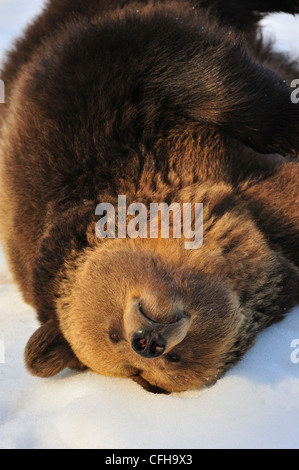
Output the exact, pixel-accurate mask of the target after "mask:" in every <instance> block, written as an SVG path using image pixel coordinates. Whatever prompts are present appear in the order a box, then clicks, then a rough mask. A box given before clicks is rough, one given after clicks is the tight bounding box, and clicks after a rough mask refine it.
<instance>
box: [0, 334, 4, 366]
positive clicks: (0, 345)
mask: <svg viewBox="0 0 299 470" xmlns="http://www.w3.org/2000/svg"><path fill="white" fill-rule="evenodd" d="M0 364H5V344H4V341H2V340H1V339H0Z"/></svg>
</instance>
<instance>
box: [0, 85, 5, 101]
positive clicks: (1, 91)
mask: <svg viewBox="0 0 299 470" xmlns="http://www.w3.org/2000/svg"><path fill="white" fill-rule="evenodd" d="M3 103H5V85H4V81H3V80H0V104H3Z"/></svg>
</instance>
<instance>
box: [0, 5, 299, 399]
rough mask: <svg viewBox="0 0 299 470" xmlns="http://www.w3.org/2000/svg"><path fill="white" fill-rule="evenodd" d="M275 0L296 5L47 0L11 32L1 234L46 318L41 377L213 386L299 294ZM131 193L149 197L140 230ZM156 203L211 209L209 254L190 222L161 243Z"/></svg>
mask: <svg viewBox="0 0 299 470" xmlns="http://www.w3.org/2000/svg"><path fill="white" fill-rule="evenodd" d="M280 10H282V11H285V12H290V13H296V12H299V2H298V1H291V0H289V1H287V2H280V1H276V2H273V1H272V2H269V1H259V2H256V1H254V0H252V1H246V2H241V5H240V4H239V5H238V6H236V4H235V2H234V1H221V0H213V1H209V2H207V1H205V0H198V1H192V0H190V1H186V2H182V1H180V2H178V1H145V0H144V1H139V2H132V1H121V0H110V1H101V0H84V1H83V0H63V1H62V0H51V1H49V2H48V4H47V6H46V8H45V10H44V12H43V13H42V14H41V16H40V17H39V18H37V19H36V20H35V22H34V23H33V24H32V25H31V26H30V27H29V28H28V30H27V32H26V33H25V35H24V37H23V38H21V39H20V40H19V41H17V43H16V45H15V47H14V49H12V51H11V52H10V54H9V56H8V58H7V61H6V64H5V67H4V70H3V73H2V77H1V78H2V79H3V80H4V82H5V89H6V104H5V105H4V104H2V105H0V125H1V128H0V129H1V130H0V132H1V134H0V138H1V141H0V145H1V146H0V233H1V240H2V243H3V246H4V249H5V252H6V256H7V259H8V262H9V265H10V268H11V270H12V272H13V274H14V278H15V281H16V282H17V283H18V285H19V287H20V290H21V292H22V293H23V296H24V299H25V301H26V302H28V303H30V304H31V305H32V306H33V307H34V308H35V309H36V311H37V315H38V319H39V321H40V323H41V326H40V328H39V329H38V330H37V331H36V332H35V333H34V334H33V336H32V337H31V338H30V340H29V342H28V344H27V348H26V351H25V358H26V364H27V367H28V369H29V371H30V372H31V373H33V374H35V375H38V376H41V377H49V376H53V375H55V374H57V373H59V372H60V371H61V370H63V369H64V368H65V367H71V368H77V369H82V370H83V369H85V368H89V369H91V370H93V371H95V372H97V373H100V374H105V375H111V376H117V377H130V378H132V379H133V380H135V381H136V382H138V383H140V384H141V385H142V386H143V387H144V388H146V389H147V390H149V391H153V392H172V391H183V390H187V389H190V388H199V387H201V386H203V385H210V384H212V383H214V382H215V380H217V379H218V378H219V377H221V376H222V375H223V374H224V373H225V371H227V370H228V369H229V368H230V367H231V366H232V365H234V364H235V363H236V362H237V361H238V360H240V358H241V357H242V356H243V355H244V354H245V353H246V351H247V350H248V349H249V348H250V347H251V346H252V344H253V343H254V341H255V339H256V336H257V334H258V333H259V332H260V331H261V330H263V329H264V328H266V327H268V326H269V325H271V324H272V323H274V322H277V321H279V320H280V319H282V318H283V316H284V315H285V314H286V313H287V312H288V311H289V310H290V309H291V308H292V307H293V306H294V305H296V304H297V303H298V302H299V209H298V204H297V205H296V203H297V202H298V193H299V191H298V189H299V183H298V182H299V165H298V163H297V159H296V158H295V156H296V154H298V150H299V104H296V103H293V102H292V100H291V92H292V90H291V88H290V84H291V81H292V80H293V79H295V78H298V76H299V75H298V73H299V71H298V67H297V66H296V64H294V63H290V62H288V61H287V59H286V58H285V57H283V56H282V55H280V54H277V53H273V52H272V51H271V47H270V46H267V45H265V44H262V41H261V40H260V38H259V34H258V29H257V24H258V21H259V19H260V18H261V17H262V14H261V13H258V12H259V11H264V12H265V11H267V12H270V11H280ZM289 154H292V155H293V157H289ZM119 196H125V200H126V203H127V207H128V206H130V207H136V206H132V204H134V203H139V204H141V205H142V207H144V208H145V211H146V210H147V212H146V214H145V215H144V214H143V216H144V217H145V219H144V218H143V222H144V220H145V224H144V223H143V227H142V229H143V232H142V231H141V227H140V220H141V219H140V217H139V218H138V217H137V214H133V213H131V214H130V213H128V211H127V212H126V216H125V219H124V218H123V216H122V214H121V213H120V211H119V209H118V201H119ZM162 203H164V207H165V205H167V207H168V208H169V207H170V206H171V204H175V206H172V207H179V208H184V207H186V204H187V205H188V204H189V205H190V204H191V206H192V207H193V208H194V207H195V206H196V204H198V205H199V204H202V206H200V207H202V211H201V214H200V215H201V217H202V220H203V227H202V225H201V227H200V229H201V230H202V229H203V243H202V244H201V246H200V248H197V249H186V241H190V240H188V235H187V234H186V233H182V236H180V237H179V236H175V234H177V233H178V224H180V223H181V222H183V215H182V216H181V217H179V218H176V217H175V215H174V214H173V216H172V217H171V216H170V217H169V221H168V220H167V221H168V222H169V224H168V227H167V228H168V230H169V236H168V238H165V237H164V236H163V234H162V227H160V230H158V231H157V230H156V231H154V233H155V236H154V237H152V238H151V237H150V233H151V232H150V227H151V225H150V224H151V221H150V218H149V214H150V207H151V204H162ZM101 204H106V207H113V208H114V209H113V214H114V216H115V218H114V220H113V221H112V222H113V224H112V226H110V225H109V224H110V219H109V220H108V217H107V214H106V215H105V211H102V213H101V215H102V216H103V217H104V218H105V217H106V219H102V222H101V220H100V221H99V219H100V216H99V215H96V208H97V207H99V205H101ZM184 204H185V206H184ZM108 205H109V206H108ZM102 207H103V206H102ZM139 207H141V206H139ZM152 207H153V206H152ZM160 207H161V208H162V205H161V206H160ZM129 212H130V211H129ZM97 214H98V212H97ZM192 214H193V215H192V217H193V218H192V219H190V222H192V223H193V227H194V224H195V222H196V220H195V219H196V217H195V213H194V211H193V213H192ZM134 215H135V216H136V217H137V218H136V217H135V219H134V218H133V216H134ZM139 216H140V214H139ZM160 218H163V217H162V215H161V216H160ZM103 221H105V223H104V222H103ZM99 222H100V226H101V227H102V228H103V229H104V230H106V234H107V233H108V231H109V230H108V229H109V227H110V228H111V227H112V229H113V230H112V232H110V236H111V238H109V237H106V238H100V237H99V234H98V233H97V231H96V228H97V227H99ZM129 224H131V226H132V224H133V227H134V230H135V232H134V233H137V235H138V234H139V236H136V237H133V238H132V237H131V238H130V237H129V236H128V227H130V225H129ZM123 227H125V231H124V229H123ZM155 229H159V227H157V221H156V227H155ZM111 233H112V235H111Z"/></svg>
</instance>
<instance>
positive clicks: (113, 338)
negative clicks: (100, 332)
mask: <svg viewBox="0 0 299 470" xmlns="http://www.w3.org/2000/svg"><path fill="white" fill-rule="evenodd" d="M109 338H110V339H111V341H112V343H118V342H119V341H120V336H119V334H118V333H116V332H115V331H113V332H112V333H110V335H109Z"/></svg>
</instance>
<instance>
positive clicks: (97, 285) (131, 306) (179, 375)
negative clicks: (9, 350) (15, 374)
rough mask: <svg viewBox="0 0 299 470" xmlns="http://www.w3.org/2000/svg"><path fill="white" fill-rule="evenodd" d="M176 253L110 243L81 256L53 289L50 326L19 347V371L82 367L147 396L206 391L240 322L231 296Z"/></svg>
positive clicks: (229, 358)
mask: <svg viewBox="0 0 299 470" xmlns="http://www.w3.org/2000/svg"><path fill="white" fill-rule="evenodd" d="M180 245H181V241H178V240H173V241H172V242H170V241H169V240H167V241H165V240H164V241H163V240H159V241H157V240H155V243H154V242H153V241H151V240H141V239H140V240H138V241H137V240H134V241H133V240H113V241H111V242H109V241H107V242H106V243H105V244H103V246H102V245H100V246H99V247H97V248H95V249H90V250H86V251H85V252H84V254H83V255H82V256H81V257H79V258H78V260H77V265H76V269H74V267H73V266H72V268H71V269H69V271H68V275H67V276H66V277H65V278H64V281H63V282H62V284H61V287H60V293H59V297H58V299H57V306H56V310H57V317H58V322H56V321H55V322H53V321H52V320H51V321H48V322H47V323H45V324H44V325H43V326H41V328H40V329H39V330H38V331H37V332H36V333H35V334H34V335H33V337H32V338H31V340H30V341H29V343H28V345H27V350H26V360H27V366H28V368H29V370H30V371H31V372H32V373H34V374H36V375H39V376H52V375H55V374H56V373H58V372H60V371H61V370H62V369H63V368H65V367H78V368H83V367H87V368H89V369H90V370H92V371H94V372H97V373H99V374H103V375H108V376H116V377H130V378H132V379H133V380H135V381H136V382H138V383H140V384H141V385H143V387H144V388H145V389H147V390H149V391H153V392H160V391H165V392H173V391H184V390H187V389H194V388H200V387H202V386H203V385H210V384H212V383H214V382H215V381H216V380H217V378H218V377H219V376H221V375H222V374H223V372H224V371H225V369H227V366H228V364H231V363H232V362H234V361H235V360H236V357H237V356H238V355H239V350H240V343H242V341H241V342H240V330H241V329H242V326H244V315H243V313H242V309H241V308H240V305H239V301H238V297H237V295H236V294H235V293H234V291H233V290H232V289H230V288H229V287H228V285H225V284H224V283H223V282H222V281H221V280H220V278H219V277H217V276H216V275H213V276H207V275H206V274H204V273H203V272H202V271H201V270H200V269H196V268H195V266H196V263H195V259H194V260H193V259H192V257H193V256H194V254H193V255H192V254H191V253H188V252H187V251H186V250H183V249H180V248H179V247H180ZM199 251H200V250H199ZM197 256H198V253H197ZM197 256H196V258H197ZM188 258H189V260H188ZM193 261H194V262H193ZM241 347H242V346H241Z"/></svg>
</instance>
